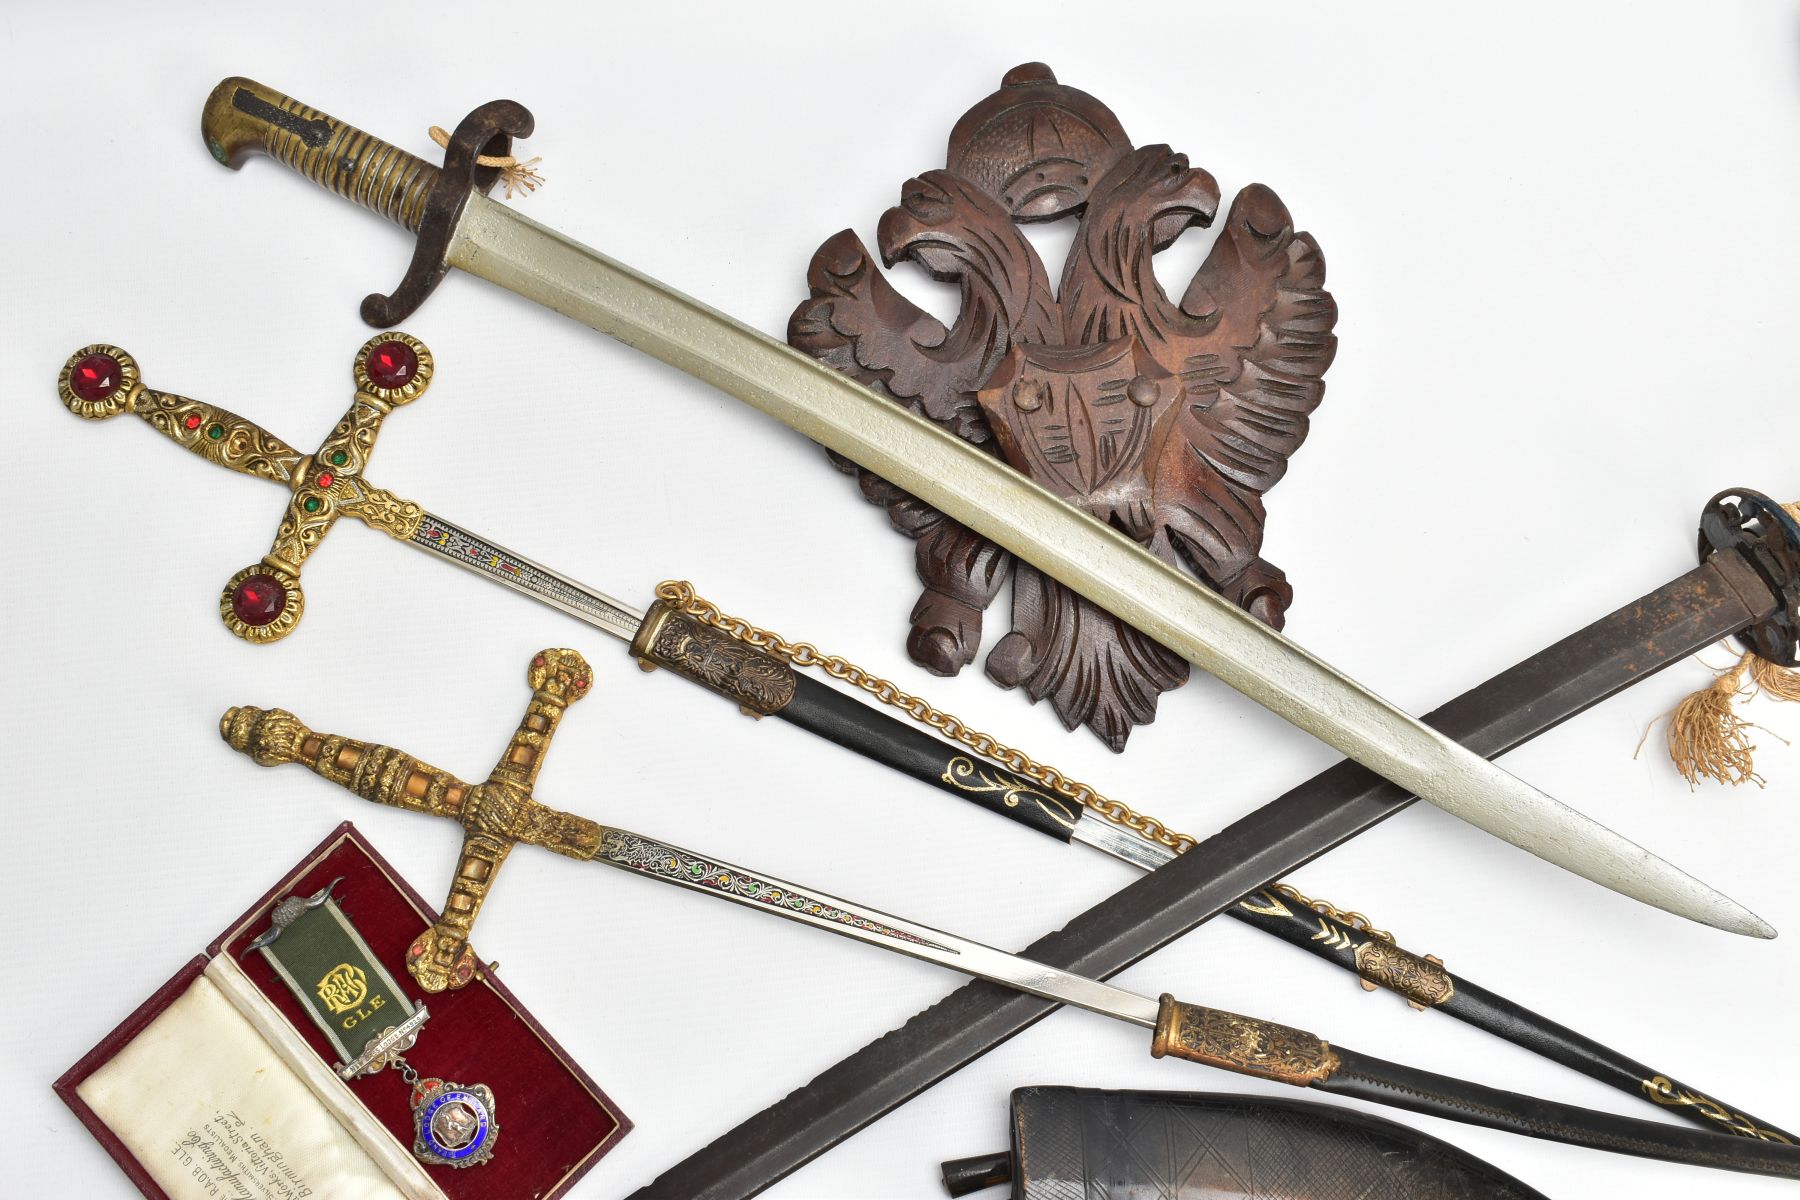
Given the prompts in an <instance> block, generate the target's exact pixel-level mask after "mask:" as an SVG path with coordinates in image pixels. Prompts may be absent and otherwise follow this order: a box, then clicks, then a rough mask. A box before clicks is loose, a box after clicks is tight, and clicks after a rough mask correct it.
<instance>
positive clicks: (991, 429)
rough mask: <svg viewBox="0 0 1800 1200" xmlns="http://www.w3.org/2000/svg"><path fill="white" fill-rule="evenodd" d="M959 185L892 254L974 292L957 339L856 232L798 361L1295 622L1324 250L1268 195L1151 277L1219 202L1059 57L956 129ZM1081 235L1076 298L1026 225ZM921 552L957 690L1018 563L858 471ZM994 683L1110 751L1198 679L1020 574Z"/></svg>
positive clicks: (992, 668)
mask: <svg viewBox="0 0 1800 1200" xmlns="http://www.w3.org/2000/svg"><path fill="white" fill-rule="evenodd" d="M946 162H947V164H948V166H947V168H946V169H944V170H936V171H927V172H925V173H924V174H923V175H920V176H919V177H917V178H915V179H911V180H908V181H907V182H906V184H905V185H904V186H903V187H902V188H901V197H900V204H899V205H898V206H896V207H894V208H891V209H889V210H888V211H887V212H886V213H885V214H884V215H883V216H882V218H881V223H880V225H879V227H878V230H877V238H878V242H879V245H880V250H881V257H882V261H883V262H884V263H885V264H886V265H887V266H889V267H892V266H895V265H897V264H898V263H900V262H901V261H909V262H912V263H914V264H916V265H917V266H919V267H920V268H922V269H923V270H924V271H925V272H926V273H927V274H929V275H931V276H932V277H933V278H935V279H940V280H946V281H952V282H955V283H957V284H958V285H959V287H960V290H961V300H962V304H961V310H960V312H959V313H958V315H957V318H956V320H955V322H954V323H953V324H952V325H951V326H950V327H949V328H945V326H944V325H943V324H942V323H941V322H940V321H938V320H937V319H936V318H934V317H932V316H931V315H930V314H929V313H926V312H924V311H923V310H922V309H920V308H919V307H918V306H917V305H914V304H913V303H911V302H910V301H908V300H907V299H906V298H905V297H903V296H902V295H900V293H899V292H897V291H896V290H895V289H894V288H893V286H892V285H891V284H889V283H888V282H887V280H886V278H885V277H884V276H883V275H882V273H881V271H880V270H879V269H878V268H877V267H876V265H875V263H874V261H873V259H872V256H871V255H870V254H869V252H868V250H867V249H866V248H865V247H864V246H863V244H862V242H861V241H860V240H859V239H858V238H857V237H856V235H855V234H854V233H853V232H851V231H850V230H847V229H846V230H844V231H842V232H841V233H838V234H836V235H834V236H833V237H831V238H829V239H827V240H826V242H825V243H824V244H823V245H822V246H820V247H819V250H818V252H817V253H816V254H814V255H813V260H812V264H811V266H810V267H809V269H808V271H807V283H808V285H809V287H810V290H811V298H810V299H808V300H806V301H805V302H804V303H802V304H801V305H800V307H799V308H798V309H796V310H795V312H794V315H793V317H792V318H791V320H790V321H789V324H788V340H789V341H790V342H791V343H792V344H793V345H794V346H796V347H797V348H799V349H801V350H804V351H806V352H808V353H810V354H813V355H815V356H816V357H818V358H819V359H821V360H822V361H824V362H827V363H830V364H831V365H832V366H834V367H836V368H838V369H839V370H841V371H844V372H845V373H847V374H849V375H851V376H853V377H854V378H856V379H857V380H859V381H861V382H862V383H864V384H866V385H868V386H869V387H871V388H873V389H875V390H876V391H877V392H880V393H881V394H883V395H885V396H887V397H889V398H890V399H892V400H894V401H895V402H896V403H900V404H904V405H906V406H907V407H909V408H911V409H913V410H914V411H916V412H919V413H922V414H924V415H925V416H928V417H930V418H932V419H933V420H935V421H938V422H939V423H941V424H943V425H945V426H946V427H947V428H949V429H950V430H951V431H952V432H954V433H956V434H957V435H959V436H960V437H963V438H965V439H967V440H968V441H970V442H973V443H975V444H976V445H979V446H983V447H985V448H987V449H989V450H990V451H991V452H993V453H995V454H998V455H1001V456H1002V457H1004V458H1005V459H1006V461H1007V462H1008V463H1010V464H1011V465H1012V466H1013V467H1015V468H1017V469H1018V470H1019V471H1021V472H1023V473H1025V474H1027V475H1029V476H1031V477H1032V478H1033V479H1035V480H1037V481H1038V482H1039V483H1041V484H1043V485H1044V486H1045V487H1047V488H1049V489H1050V490H1052V491H1054V492H1055V493H1056V494H1058V495H1059V496H1062V497H1064V498H1066V499H1067V500H1069V501H1070V502H1071V503H1073V504H1076V505H1078V506H1080V507H1082V508H1083V509H1085V510H1086V511H1087V512H1089V513H1091V514H1093V515H1094V516H1095V517H1097V518H1099V519H1100V520H1103V521H1106V522H1108V523H1109V524H1111V525H1113V526H1114V527H1116V528H1118V529H1120V530H1121V531H1123V532H1125V533H1127V534H1129V535H1130V536H1132V537H1134V538H1136V539H1137V540H1138V541H1140V542H1142V543H1143V544H1144V545H1145V546H1147V547H1149V548H1150V549H1151V550H1152V551H1153V552H1154V553H1156V554H1158V555H1160V556H1161V557H1163V558H1164V559H1167V560H1168V561H1169V562H1171V563H1177V564H1179V565H1182V566H1185V567H1186V568H1187V569H1189V570H1191V571H1192V572H1194V573H1195V574H1196V575H1198V576H1199V577H1200V578H1201V579H1202V580H1203V581H1204V582H1205V583H1206V584H1207V585H1208V586H1209V587H1212V588H1213V589H1214V590H1216V591H1218V592H1219V593H1220V594H1222V595H1224V596H1225V597H1227V598H1228V599H1230V600H1232V601H1233V602H1235V603H1237V604H1239V605H1241V606H1243V607H1244V608H1245V609H1246V610H1248V611H1249V612H1251V613H1252V614H1254V615H1255V616H1257V617H1258V618H1260V619H1261V620H1264V621H1266V622H1268V623H1269V624H1270V625H1273V626H1275V627H1276V628H1280V627H1281V624H1282V621H1283V614H1284V613H1285V612H1286V610H1287V607H1288V604H1289V602H1290V601H1291V599H1292V596H1293V592H1292V589H1291V588H1289V587H1288V584H1287V580H1286V577H1285V576H1284V575H1283V574H1282V573H1281V571H1280V570H1279V569H1278V568H1276V567H1274V566H1273V565H1271V564H1270V563H1267V562H1265V561H1264V560H1263V559H1262V558H1261V556H1260V554H1259V551H1260V550H1261V548H1262V531H1263V519H1264V513H1263V504H1262V496H1263V493H1264V492H1266V491H1268V490H1269V489H1270V488H1271V487H1273V486H1274V485H1275V483H1276V482H1277V481H1279V480H1280V479H1281V476H1282V475H1283V474H1284V473H1285V472H1286V470H1287V460H1288V458H1289V456H1290V455H1292V454H1293V452H1294V451H1295V450H1296V449H1298V448H1299V446H1300V443H1301V442H1302V441H1304V440H1305V437H1306V431H1307V419H1308V415H1309V414H1310V413H1311V412H1312V410H1313V409H1315V408H1316V407H1318V404H1319V401H1320V399H1321V398H1322V396H1323V395H1324V390H1325V385H1324V373H1325V369H1326V368H1327V367H1328V366H1329V365H1330V363H1331V358H1332V354H1333V352H1334V350H1335V348H1336V339H1335V338H1334V337H1333V336H1332V328H1333V326H1334V325H1335V324H1336V321H1337V309H1336V306H1335V305H1334V304H1333V302H1332V299H1331V295H1330V293H1328V292H1326V291H1325V290H1324V283H1325V260H1324V258H1323V257H1322V256H1321V255H1320V253H1319V248H1318V245H1317V244H1316V243H1315V242H1314V241H1313V239H1312V237H1311V236H1310V235H1308V234H1305V233H1296V232H1295V231H1294V227H1293V221H1292V218H1291V217H1290V216H1289V215H1288V211H1287V207H1286V205H1284V204H1282V202H1281V200H1280V199H1279V198H1278V197H1277V196H1276V195H1275V193H1274V192H1273V191H1271V190H1269V189H1268V188H1266V187H1264V186H1262V185H1260V184H1252V185H1251V186H1249V187H1247V188H1245V189H1244V190H1243V191H1241V192H1240V193H1238V195H1237V197H1236V198H1235V199H1234V200H1233V201H1232V203H1231V207H1230V210H1229V212H1228V213H1227V215H1226V219H1225V225H1224V228H1223V229H1222V230H1221V232H1220V234H1219V237H1218V240H1217V241H1216V243H1215V244H1214V246H1213V249H1212V251H1211V253H1210V254H1209V255H1208V256H1207V259H1206V261H1205V263H1204V264H1202V265H1201V267H1200V269H1199V270H1198V271H1197V272H1195V275H1194V278H1193V280H1192V281H1191V282H1190V283H1189V284H1188V287H1187V289H1186V291H1185V292H1183V294H1182V296H1181V298H1180V299H1179V300H1171V299H1170V298H1169V296H1168V294H1167V293H1166V292H1165V291H1164V290H1163V288H1162V286H1161V285H1160V284H1159V283H1158V282H1157V279H1156V275H1155V272H1154V270H1153V269H1152V265H1151V259H1152V256H1153V255H1155V254H1156V253H1157V252H1159V251H1161V250H1164V249H1166V248H1167V247H1168V246H1169V245H1171V244H1172V243H1173V242H1174V241H1175V239H1176V238H1177V237H1179V236H1180V235H1181V234H1182V233H1183V232H1184V231H1185V230H1187V229H1189V228H1191V227H1193V226H1196V225H1199V226H1207V225H1210V224H1211V223H1212V220H1213V217H1214V215H1215V214H1216V213H1217V211H1218V207H1219V200H1220V197H1219V189H1218V185H1217V184H1216V183H1214V181H1213V178H1212V176H1211V175H1209V174H1208V173H1207V172H1205V171H1203V170H1201V169H1199V168H1197V167H1191V166H1190V165H1189V164H1188V160H1187V157H1186V156H1185V155H1182V154H1176V153H1174V152H1173V151H1171V150H1170V149H1169V147H1167V146H1145V147H1141V148H1136V149H1134V148H1133V147H1132V145H1131V143H1130V141H1129V140H1128V139H1127V138H1126V136H1125V132H1124V130H1123V128H1121V127H1120V125H1119V122H1118V120H1117V119H1116V118H1115V117H1114V116H1113V114H1112V113H1111V112H1110V111H1109V110H1108V109H1107V108H1106V106H1105V105H1103V104H1101V103H1100V102H1099V101H1098V100H1095V99H1094V98H1093V97H1092V96H1089V95H1088V94H1087V93H1085V92H1082V91H1078V90H1076V89H1074V88H1070V87H1065V86H1063V85H1062V84H1059V83H1057V82H1056V77H1055V75H1053V74H1052V73H1051V71H1050V69H1049V68H1048V67H1046V66H1044V65H1043V64H1042V63H1028V64H1026V65H1024V66H1020V67H1015V68H1014V69H1013V70H1012V71H1010V72H1008V73H1007V75H1006V77H1005V79H1004V80H1002V82H1001V86H1000V89H999V90H998V91H997V92H995V93H994V94H993V95H991V96H988V97H987V98H986V99H984V100H982V101H981V102H980V103H979V104H977V105H975V106H974V107H973V108H971V109H970V110H969V111H968V112H967V113H966V114H964V115H963V117H962V119H961V120H959V121H958V122H957V123H956V126H955V128H954V129H953V130H952V131H951V134H950V146H949V153H948V155H947V156H946ZM1069 216H1077V217H1079V219H1080V226H1079V229H1078V230H1077V233H1076V237H1075V243H1074V246H1073V248H1072V249H1071V250H1070V253H1069V258H1068V261H1067V262H1066V263H1065V264H1064V265H1063V271H1062V279H1061V282H1060V284H1059V285H1058V286H1057V287H1056V288H1055V289H1054V290H1052V288H1051V285H1050V278H1049V275H1048V273H1047V272H1046V271H1045V269H1044V265H1043V263H1042V262H1041V261H1040V260H1039V259H1038V256H1037V253H1036V252H1035V251H1034V250H1033V249H1032V246H1031V244H1030V242H1029V241H1027V240H1026V239H1025V237H1024V236H1023V234H1021V233H1020V231H1019V229H1018V224H1020V223H1024V222H1028V221H1050V220H1057V219H1060V218H1064V217H1069ZM837 461H838V465H839V466H840V467H841V468H843V469H844V470H846V471H849V472H851V473H853V474H855V475H856V476H857V477H858V480H859V482H860V483H861V486H862V491H863V495H864V496H865V497H867V498H868V499H869V500H870V501H872V502H874V503H877V504H880V505H883V506H884V507H885V508H886V509H887V510H888V514H889V516H890V517H891V518H892V520H893V522H894V524H895V526H896V527H897V528H898V529H900V530H901V531H902V532H903V533H906V534H907V535H908V536H910V537H913V538H915V539H917V541H918V550H917V554H918V558H917V565H918V572H919V578H920V580H921V581H922V582H923V583H924V585H925V590H924V592H923V593H922V594H921V595H920V597H919V602H918V604H917V605H916V606H915V607H914V608H913V612H912V632H911V635H910V636H909V637H908V639H907V652H908V653H909V654H910V655H911V656H912V658H913V661H915V662H917V663H919V664H920V665H921V666H924V667H926V668H927V669H929V670H931V671H933V672H936V673H937V674H940V675H953V674H956V673H957V672H959V671H960V670H961V669H962V668H963V667H964V666H966V665H968V664H969V663H970V662H972V661H974V657H975V652H976V649H977V648H978V647H979V645H980V642H981V619H982V613H983V611H984V610H985V609H986V607H987V606H988V604H989V603H990V602H992V600H993V598H994V595H995V594H996V593H997V592H998V590H999V588H1000V585H1001V584H1002V583H1003V582H1004V580H1005V577H1006V573H1007V570H1008V568H1009V567H1010V566H1012V562H1011V558H1010V556H1009V555H1008V554H1007V553H1006V552H1005V551H1003V550H1001V549H1000V548H999V547H998V546H995V545H994V544H993V543H991V542H989V541H987V540H986V539H984V538H982V537H980V536H978V535H977V534H975V533H973V532H972V531H970V530H969V529H967V528H965V527H963V526H961V525H959V524H957V523H956V522H954V521H951V520H949V519H948V518H946V517H945V516H944V515H943V514H942V513H940V512H938V511H937V510H935V509H932V508H929V507H927V506H926V505H923V504H921V503H920V502H919V501H918V500H917V499H915V498H914V497H912V496H910V495H908V494H906V493H905V492H902V491H900V490H899V489H898V488H895V487H894V486H893V485H891V484H889V483H887V482H886V481H885V480H883V479H881V478H879V477H877V476H875V475H872V474H871V473H869V472H867V471H865V470H863V469H862V468H860V467H857V466H855V465H854V464H852V463H849V462H847V461H844V460H842V459H839V460H837ZM1012 617H1013V630H1012V632H1010V633H1008V634H1007V635H1006V636H1005V637H1004V638H1002V639H1001V640H1000V642H999V644H998V645H997V646H996V647H995V648H994V650H993V652H992V653H990V654H989V655H988V659H987V663H986V670H987V673H988V675H989V676H990V677H991V678H993V679H994V680H995V681H996V682H998V683H1000V684H1001V685H1002V686H1005V687H1022V688H1024V689H1025V692H1026V694H1027V695H1028V696H1030V698H1031V699H1032V700H1033V701H1037V700H1040V699H1043V698H1045V697H1048V698H1049V699H1050V701H1051V703H1052V704H1053V705H1054V707H1055V709H1056V712H1057V714H1058V715H1059V716H1060V717H1061V718H1062V720H1063V723H1064V724H1065V725H1067V726H1068V727H1069V728H1071V729H1073V728H1074V727H1075V726H1076V725H1078V724H1086V725H1087V726H1088V727H1089V728H1090V729H1092V730H1093V731H1094V732H1095V733H1096V734H1098V735H1099V736H1100V737H1101V738H1102V739H1103V740H1104V741H1106V742H1107V744H1108V745H1110V746H1111V747H1112V748H1113V749H1114V750H1121V749H1123V748H1124V746H1125V740H1126V738H1127V737H1128V736H1129V735H1130V733H1131V730H1132V728H1133V727H1134V726H1136V725H1139V724H1144V723H1147V722H1149V721H1150V720H1152V719H1154V717H1155V715H1156V701H1157V697H1158V696H1160V695H1161V694H1162V693H1163V692H1165V691H1167V690H1169V689H1170V688H1173V687H1177V686H1179V685H1180V684H1181V683H1183V682H1185V681H1186V679H1187V674H1188V667H1187V663H1186V662H1184V661H1183V660H1181V659H1180V658H1178V657H1176V656H1175V655H1173V654H1170V653H1169V652H1168V651H1166V650H1164V649H1163V648H1162V647H1161V646H1158V645H1157V644H1155V643H1154V642H1152V641H1150V640H1149V639H1148V638H1146V637H1144V636H1143V635H1142V634H1140V633H1138V632H1137V631H1136V630H1134V629H1132V628H1131V627H1129V626H1127V625H1124V624H1123V623H1121V622H1120V621H1118V620H1117V619H1115V618H1114V617H1112V616H1111V615H1110V614H1108V613H1106V612H1104V611H1102V610H1100V609H1098V608H1096V607H1095V606H1093V605H1092V604H1090V603H1088V602H1087V601H1086V600H1084V599H1082V598H1081V597H1079V596H1077V595H1075V594H1074V593H1073V592H1071V591H1069V590H1068V589H1067V588H1065V587H1063V586H1062V585H1061V584H1058V583H1056V582H1054V581H1053V580H1050V579H1047V578H1045V577H1043V576H1042V575H1040V574H1039V573H1038V572H1036V571H1035V570H1033V569H1031V568H1030V567H1028V566H1025V565H1023V564H1020V565H1019V569H1018V571H1017V574H1016V580H1015V586H1014V596H1013V614H1012Z"/></svg>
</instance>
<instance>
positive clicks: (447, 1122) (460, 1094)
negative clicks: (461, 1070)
mask: <svg viewBox="0 0 1800 1200" xmlns="http://www.w3.org/2000/svg"><path fill="white" fill-rule="evenodd" d="M340 882H342V881H341V880H334V881H333V882H331V883H329V884H327V885H326V886H325V887H323V888H321V889H319V890H318V891H317V892H314V893H313V894H312V895H311V896H298V895H295V896H289V897H288V898H287V899H285V900H283V901H282V902H281V903H279V904H277V905H276V906H275V909H274V911H273V912H272V913H271V914H270V924H269V928H268V929H267V930H266V931H264V932H263V933H262V934H261V935H260V936H258V937H257V939H256V940H255V941H253V942H251V943H250V948H251V949H253V950H257V951H260V952H261V953H262V955H263V957H265V958H267V959H268V960H269V964H270V965H271V966H273V967H274V968H275V973H276V974H277V975H279V976H280V977H281V981H282V982H283V983H285V984H287V986H288V990H289V991H291V992H292V993H293V994H294V998H295V999H296V1000H298V1001H299V1002H300V1004H301V1005H302V1006H303V1007H304V1008H305V1009H306V1013H307V1015H308V1016H310V1017H311V1018H312V1020H313V1024H315V1025H317V1026H318V1027H319V1029H320V1030H321V1031H322V1032H323V1033H324V1034H325V1037H326V1039H327V1040H328V1041H330V1043H331V1045H332V1048H333V1049H335V1050H336V1051H337V1052H338V1054H339V1055H341V1056H342V1058H341V1061H340V1062H338V1063H337V1064H336V1065H335V1066H334V1067H333V1068H332V1069H333V1070H335V1071H336V1072H337V1073H338V1075H339V1076H340V1077H341V1078H343V1079H346V1080H349V1079H357V1078H360V1077H362V1076H365V1075H378V1074H380V1073H381V1072H382V1071H385V1070H387V1069H389V1068H390V1067H391V1068H393V1069H394V1070H396V1071H398V1072H400V1074H401V1077H402V1078H404V1079H405V1080H406V1082H407V1084H408V1086H409V1087H411V1089H412V1096H411V1105H412V1114H413V1154H414V1155H415V1156H416V1157H417V1158H418V1159H419V1160H420V1161H421V1162H425V1163H429V1164H431V1165H432V1166H440V1167H476V1166H480V1165H481V1164H483V1163H485V1162H487V1161H489V1160H490V1159H492V1158H493V1157H494V1145H495V1143H496V1142H497V1141H498V1140H499V1138H500V1122H499V1120H498V1118H497V1117H496V1116H495V1101H494V1092H493V1089H492V1088H490V1087H488V1086H487V1085H486V1084H481V1083H471V1084H462V1083H454V1082H451V1081H449V1080H446V1079H439V1078H436V1077H430V1078H427V1077H423V1076H421V1075H420V1074H419V1072H418V1071H417V1070H415V1069H414V1068H413V1066H412V1064H410V1063H408V1062H407V1061H406V1058H405V1054H406V1052H407V1051H409V1050H411V1049H413V1047H414V1046H416V1045H417V1044H418V1041H419V1037H420V1034H421V1033H422V1032H423V1030H424V1029H425V1023H426V1021H427V1020H428V1019H429V1018H430V1015H431V1014H430V1012H429V1011H428V1010H427V1009H426V1007H425V1005H423V1004H418V1005H415V1004H414V1003H413V1002H412V1000H411V998H410V997H408V996H407V994H406V989H404V988H402V987H401V986H400V985H399V984H398V983H396V982H395V980H394V977H393V976H392V975H390V974H388V971H387V968H386V967H384V966H382V964H381V960H380V958H378V957H377V956H376V954H375V952H374V951H372V950H371V949H369V944H368V943H367V942H365V941H364V940H363V937H362V934H360V933H358V932H357V930H356V927H355V926H354V925H353V924H351V922H350V919H349V918H348V917H347V916H346V915H345V914H344V911H343V910H342V909H341V908H339V907H338V904H337V901H336V900H335V899H334V898H333V896H332V894H331V893H332V889H333V888H335V887H336V886H337V885H338V883H340Z"/></svg>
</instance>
